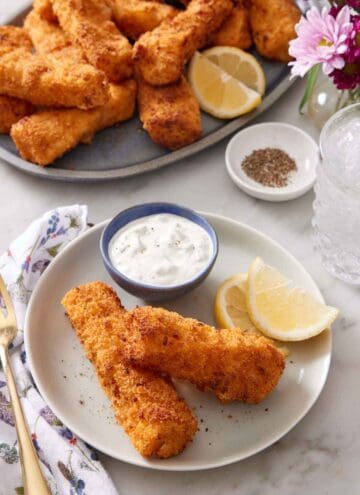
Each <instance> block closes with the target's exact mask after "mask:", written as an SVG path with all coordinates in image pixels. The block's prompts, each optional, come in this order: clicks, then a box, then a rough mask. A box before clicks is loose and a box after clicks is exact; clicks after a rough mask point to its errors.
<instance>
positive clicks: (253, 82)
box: [201, 46, 266, 95]
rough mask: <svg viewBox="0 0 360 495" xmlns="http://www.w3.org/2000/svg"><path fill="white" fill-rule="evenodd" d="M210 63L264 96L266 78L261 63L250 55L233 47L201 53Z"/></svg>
mask: <svg viewBox="0 0 360 495" xmlns="http://www.w3.org/2000/svg"><path fill="white" fill-rule="evenodd" d="M201 55H202V56H203V57H206V58H207V59H208V60H210V62H213V63H214V64H216V65H218V66H219V67H220V68H221V69H222V70H224V71H225V72H227V73H228V74H229V75H230V76H232V77H234V78H235V79H237V80H238V81H240V82H242V83H244V84H245V85H246V86H248V87H249V88H251V89H253V90H254V91H257V92H258V93H260V94H261V95H264V93H265V89H266V78H265V74H264V71H263V68H262V67H261V65H260V63H259V62H258V61H257V60H256V58H255V57H254V56H253V55H251V54H250V53H247V52H244V50H241V49H240V48H234V47H232V46H215V47H214V48H209V49H208V50H205V51H204V52H202V53H201Z"/></svg>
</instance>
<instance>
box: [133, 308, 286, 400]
mask: <svg viewBox="0 0 360 495" xmlns="http://www.w3.org/2000/svg"><path fill="white" fill-rule="evenodd" d="M126 319H127V333H126V340H127V345H126V348H125V357H126V358H127V359H128V360H129V362H130V363H131V364H133V365H138V366H142V367H144V368H149V369H152V370H156V371H161V372H164V373H168V374H169V375H171V376H172V377H174V378H179V379H185V380H189V381H190V382H192V383H193V384H195V385H196V386H197V387H198V388H199V389H200V390H209V391H213V392H214V393H215V394H216V396H217V397H218V398H219V399H220V400H221V401H222V402H229V401H233V400H240V401H243V402H247V403H249V404H257V403H259V402H261V401H262V400H264V399H265V397H266V396H267V395H268V394H269V393H270V392H272V390H274V388H275V387H276V385H277V383H278V381H279V379H280V377H281V374H282V372H283V370H284V358H283V355H282V354H281V353H280V352H279V351H278V350H277V349H276V348H275V347H274V346H273V345H272V343H271V341H270V340H268V339H266V338H264V337H259V336H257V335H251V334H245V333H244V334H243V333H242V332H241V330H239V329H230V330H229V329H225V330H216V329H215V328H212V327H210V326H208V325H205V324H204V323H201V322H199V321H197V320H193V319H191V318H183V317H182V316H180V315H179V314H177V313H173V312H170V311H167V310H165V309H163V308H152V307H141V308H136V309H134V310H133V311H130V312H129V313H127V316H126Z"/></svg>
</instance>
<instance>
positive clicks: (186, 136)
mask: <svg viewBox="0 0 360 495" xmlns="http://www.w3.org/2000/svg"><path fill="white" fill-rule="evenodd" d="M138 85H139V92H138V108H139V117H140V120H141V122H142V123H143V126H144V129H145V130H146V131H147V132H148V133H149V135H150V137H151V139H152V140H153V141H154V142H155V143H157V144H160V146H164V147H165V148H168V149H170V150H176V149H178V148H182V147H183V146H186V145H188V144H190V143H193V142H194V141H196V140H197V139H199V138H200V136H201V133H202V128H201V117H200V108H199V103H198V101H197V99H196V98H195V96H194V95H193V92H192V90H191V88H190V86H189V84H188V82H187V81H186V79H185V77H184V76H182V77H181V79H180V80H179V81H178V82H176V83H174V84H169V85H168V86H150V85H149V84H147V83H146V82H145V81H143V80H141V79H139V81H138Z"/></svg>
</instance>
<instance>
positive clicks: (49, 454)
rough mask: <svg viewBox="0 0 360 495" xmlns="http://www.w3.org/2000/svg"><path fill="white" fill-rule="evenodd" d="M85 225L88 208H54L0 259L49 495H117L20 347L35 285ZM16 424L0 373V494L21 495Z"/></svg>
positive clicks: (20, 380)
mask: <svg viewBox="0 0 360 495" xmlns="http://www.w3.org/2000/svg"><path fill="white" fill-rule="evenodd" d="M86 226H87V207H86V206H79V205H73V206H65V207H61V208H57V209H55V210H52V211H49V212H48V213H46V214H45V215H44V216H42V217H41V218H39V219H38V220H36V221H34V222H33V223H32V224H31V225H30V226H29V227H28V228H27V229H26V231H25V232H24V233H23V234H22V235H20V237H18V238H17V239H16V240H15V241H14V242H12V243H11V244H10V247H9V249H8V250H7V252H6V253H4V254H3V255H2V256H1V257H0V274H1V276H2V277H3V279H4V281H5V283H6V285H7V287H8V290H9V292H10V294H11V298H12V301H13V305H14V308H15V312H16V317H17V323H18V328H19V332H18V335H17V337H16V339H15V340H14V342H13V345H12V346H11V350H10V353H11V362H12V365H13V371H14V374H15V378H16V382H17V389H18V393H19V395H20V397H21V402H22V406H23V408H24V413H25V416H26V419H27V422H28V426H29V430H30V432H31V437H32V440H33V444H34V447H35V450H36V452H37V454H38V457H39V459H40V461H41V466H42V469H43V472H44V475H45V477H46V479H47V481H48V484H49V487H50V489H51V492H52V494H53V495H55V494H56V495H65V494H66V495H75V494H76V495H100V494H101V495H117V491H116V489H115V487H114V485H113V483H112V481H111V479H110V477H109V476H108V475H107V473H106V471H105V470H104V469H103V467H102V466H101V464H100V462H99V460H98V456H97V453H96V452H95V451H94V450H93V449H92V448H91V447H90V446H89V445H86V444H85V443H84V442H82V441H81V440H79V439H78V438H76V437H75V436H74V435H73V433H72V432H71V431H70V430H69V429H68V428H67V427H66V426H65V425H64V424H62V423H61V421H60V420H59V419H58V418H57V417H56V416H55V415H54V414H53V412H52V411H51V409H50V408H49V407H48V406H47V404H45V402H44V400H43V399H42V397H41V396H40V394H39V392H38V391H37V389H36V386H35V385H34V382H33V380H32V377H31V374H30V371H29V368H28V367H27V363H26V353H25V350H24V345H23V330H22V329H23V325H24V319H25V313H26V308H27V304H28V302H29V299H30V296H31V293H32V291H33V290H34V288H35V286H36V283H37V281H38V280H39V278H40V277H41V274H42V273H43V271H44V270H45V269H46V267H47V266H48V265H49V263H51V261H52V260H53V259H54V258H55V257H56V256H57V254H58V253H59V252H60V251H61V250H62V249H63V248H64V247H65V246H66V245H67V244H68V243H69V242H70V241H72V240H73V239H75V238H76V237H77V236H78V235H79V234H81V233H82V232H83V231H84V230H85V229H86ZM0 306H3V301H1V298H0ZM0 310H1V308H0ZM14 425H15V424H14V418H13V415H12V410H11V406H10V403H9V396H8V391H7V387H6V383H5V379H4V374H3V372H2V371H0V495H16V494H17V495H20V494H23V493H24V488H23V484H22V480H21V472H20V462H19V451H18V448H17V439H16V432H15V427H14Z"/></svg>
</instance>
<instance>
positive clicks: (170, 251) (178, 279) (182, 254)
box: [109, 213, 213, 287]
mask: <svg viewBox="0 0 360 495" xmlns="http://www.w3.org/2000/svg"><path fill="white" fill-rule="evenodd" d="M212 255H213V244H212V242H211V239H210V236H209V235H208V233H207V232H206V231H205V229H203V228H202V227H200V226H199V225H197V224H196V223H195V222H192V221H191V220H188V219H187V218H183V217H180V216H178V215H173V214H170V213H159V214H155V215H149V216H147V217H143V218H139V219H137V220H134V221H133V222H130V223H128V224H127V225H126V226H125V227H123V228H122V229H120V230H119V231H118V232H117V233H116V234H115V235H114V237H113V238H112V239H111V241H110V245H109V256H110V260H111V262H112V264H113V266H114V267H115V268H117V269H118V270H119V271H120V272H121V273H123V274H124V275H126V276H127V277H128V278H130V279H132V280H134V281H137V282H142V283H145V284H150V285H155V286H161V287H167V286H169V287H170V286H173V285H178V284H182V283H185V282H187V281H188V280H190V279H192V278H193V277H194V276H195V275H197V274H198V273H200V272H201V271H202V270H203V269H204V268H205V267H206V266H207V264H208V263H209V261H210V259H211V257H212Z"/></svg>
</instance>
